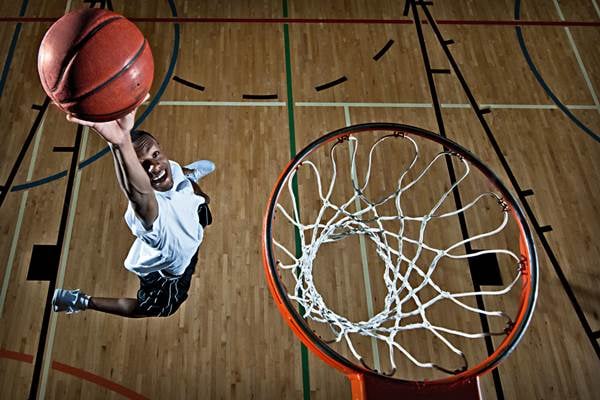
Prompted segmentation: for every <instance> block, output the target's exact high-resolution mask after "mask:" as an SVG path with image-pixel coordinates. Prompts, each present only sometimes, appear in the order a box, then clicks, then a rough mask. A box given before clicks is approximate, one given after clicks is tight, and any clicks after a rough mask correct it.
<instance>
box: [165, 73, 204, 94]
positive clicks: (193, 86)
mask: <svg viewBox="0 0 600 400" xmlns="http://www.w3.org/2000/svg"><path fill="white" fill-rule="evenodd" d="M173 80H174V81H175V82H178V83H181V84H182V85H185V86H187V87H191V88H192V89H196V90H199V91H201V92H203V91H204V89H206V88H205V87H204V86H202V85H198V84H197V83H194V82H190V81H188V80H185V79H183V78H180V77H178V76H177V75H175V76H173Z"/></svg>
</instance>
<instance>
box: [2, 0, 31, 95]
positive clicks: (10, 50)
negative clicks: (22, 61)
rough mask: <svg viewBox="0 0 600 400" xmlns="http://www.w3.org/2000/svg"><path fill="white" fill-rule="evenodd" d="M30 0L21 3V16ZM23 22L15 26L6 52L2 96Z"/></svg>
mask: <svg viewBox="0 0 600 400" xmlns="http://www.w3.org/2000/svg"><path fill="white" fill-rule="evenodd" d="M28 3H29V0H23V2H22V3H21V9H20V10H19V17H23V16H24V15H25V11H27V4H28ZM21 26H22V23H21V22H18V23H17V25H16V26H15V30H14V32H13V36H12V39H11V41H10V47H9V48H8V53H6V59H5V61H4V67H2V76H1V77H0V97H2V93H3V92H4V84H5V83H6V80H7V79H8V72H9V71H10V65H11V64H12V59H13V56H14V55H15V49H16V47H17V41H18V40H19V35H20V33H21Z"/></svg>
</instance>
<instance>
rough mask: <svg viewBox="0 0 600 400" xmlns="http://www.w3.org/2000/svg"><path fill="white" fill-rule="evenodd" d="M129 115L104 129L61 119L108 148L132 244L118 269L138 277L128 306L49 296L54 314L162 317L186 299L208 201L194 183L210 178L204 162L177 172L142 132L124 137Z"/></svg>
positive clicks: (65, 294)
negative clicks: (85, 129) (81, 127)
mask: <svg viewBox="0 0 600 400" xmlns="http://www.w3.org/2000/svg"><path fill="white" fill-rule="evenodd" d="M135 112H136V110H134V111H133V112H131V113H130V114H128V115H126V116H125V117H123V118H121V119H119V120H116V121H111V122H105V123H93V122H88V121H82V120H79V119H76V118H74V117H72V116H71V115H68V116H67V119H68V120H69V121H71V122H75V123H78V124H81V125H86V126H89V127H91V128H93V129H94V130H95V131H96V132H97V133H98V134H99V135H100V136H101V137H102V138H103V139H104V140H106V142H107V143H108V145H109V146H110V149H111V151H112V155H113V159H114V162H115V170H116V174H117V181H118V182H119V186H120V187H121V189H122V190H123V192H124V193H125V196H126V197H127V200H128V201H129V205H128V207H127V211H126V212H125V222H126V223H127V225H128V226H129V228H130V229H131V231H132V233H133V234H134V235H135V236H136V237H137V238H136V240H135V242H134V243H133V245H132V247H131V249H130V250H129V254H128V255H127V258H126V259H125V263H124V264H125V268H127V269H128V270H129V271H131V272H133V273H135V274H136V275H138V277H139V280H140V288H139V290H138V292H137V297H136V298H103V297H96V296H89V295H87V294H85V293H83V292H81V291H80V290H79V289H77V290H64V289H56V290H55V292H54V297H53V299H52V308H53V310H54V311H57V312H61V311H66V312H67V313H76V312H79V311H82V310H86V309H90V310H97V311H102V312H105V313H109V314H115V315H120V316H123V317H131V318H140V317H166V316H169V315H172V314H173V313H174V312H175V311H177V309H178V308H179V306H180V305H181V304H182V303H183V302H184V301H185V300H186V299H187V297H188V290H189V288H190V283H191V278H192V274H193V273H194V270H195V267H196V263H197V261H198V248H199V246H200V243H201V242H202V238H203V236H204V229H205V227H206V226H207V225H209V224H210V223H211V221H212V216H211V214H210V210H209V208H208V203H209V202H210V198H209V197H208V196H207V195H206V194H205V193H203V192H202V191H201V190H200V188H199V186H198V185H197V183H196V181H198V180H200V179H201V178H202V177H204V176H206V175H208V174H210V173H211V172H213V171H214V169H215V166H214V164H213V163H212V162H211V161H208V160H200V161H196V162H194V163H192V164H190V165H188V166H187V167H184V168H182V167H180V166H179V164H177V163H176V162H174V161H170V160H169V159H168V158H167V156H166V154H164V153H163V151H162V149H161V147H160V144H159V143H158V141H157V140H156V139H155V138H154V137H153V136H152V135H151V134H149V133H148V132H144V131H132V128H133V123H134V119H135Z"/></svg>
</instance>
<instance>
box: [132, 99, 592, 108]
mask: <svg viewBox="0 0 600 400" xmlns="http://www.w3.org/2000/svg"><path fill="white" fill-rule="evenodd" d="M148 104H149V103H148V102H146V103H144V105H146V106H147V105H148ZM158 105H159V106H197V107H198V106H204V107H286V106H287V103H285V102H280V101H271V102H269V101H176V100H164V101H160V102H159V103H158ZM294 106H296V107H341V108H344V107H348V108H433V104H432V103H360V102H352V103H347V102H318V101H317V102H307V101H299V102H296V103H294ZM440 106H441V107H442V108H471V105H470V104H467V103H464V104H463V103H442V104H440ZM480 107H489V108H496V109H508V110H510V109H515V110H557V109H558V106H556V105H555V104H480ZM566 107H567V108H569V109H572V110H596V109H598V110H600V105H586V104H570V105H566Z"/></svg>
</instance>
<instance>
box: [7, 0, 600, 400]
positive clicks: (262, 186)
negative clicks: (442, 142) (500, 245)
mask: <svg viewBox="0 0 600 400" xmlns="http://www.w3.org/2000/svg"><path fill="white" fill-rule="evenodd" d="M92 3H93V2H92ZM100 3H101V2H99V1H98V2H96V6H100ZM105 3H107V4H105V5H111V6H113V7H114V10H115V11H117V12H120V13H122V14H124V15H126V16H128V17H132V18H134V17H136V18H153V17H163V18H169V17H173V16H178V17H190V18H209V17H210V18H212V17H214V18H222V20H220V21H206V20H196V21H190V20H188V21H185V22H181V23H179V24H173V23H172V22H165V21H152V20H142V21H138V22H137V23H138V25H139V27H140V28H141V30H142V31H143V32H144V34H145V35H146V36H147V38H148V39H149V41H150V44H151V46H152V51H153V54H154V59H155V67H156V70H155V81H154V84H153V88H152V95H153V97H152V99H151V102H150V105H147V106H143V107H142V108H141V110H140V111H141V112H140V114H141V113H142V112H143V111H145V110H149V111H151V112H150V113H149V114H148V115H147V116H145V117H144V120H143V123H142V128H144V129H145V130H148V131H150V132H153V133H154V134H155V135H156V136H157V137H158V138H159V140H160V142H161V144H162V145H163V147H164V148H165V150H166V152H167V154H169V156H170V157H171V158H172V159H173V160H176V161H178V162H180V163H188V162H191V161H194V160H196V159H200V158H207V159H211V160H213V161H214V162H215V163H216V165H217V169H216V172H215V173H214V174H213V175H211V176H209V177H207V178H206V179H205V181H203V188H204V189H205V190H206V191H207V192H208V193H210V195H211V198H212V199H213V203H211V206H213V205H214V206H213V213H214V223H213V225H212V226H210V227H209V228H208V229H207V231H206V235H205V239H204V241H203V243H202V247H201V251H200V261H199V264H198V268H197V272H196V275H195V276H194V279H193V283H192V287H191V293H190V297H189V299H188V300H187V302H186V303H185V304H184V305H183V306H182V308H181V309H180V310H179V311H178V313H177V314H175V315H174V316H172V317H170V318H166V319H146V320H127V319H121V318H117V317H113V316H109V315H104V314H100V313H95V312H84V313H80V314H77V315H64V314H60V315H59V314H52V315H51V316H50V319H49V321H48V323H47V324H44V323H43V315H44V310H45V308H46V307H47V303H46V301H47V299H46V297H47V293H48V285H49V283H48V282H47V281H36V280H28V271H29V269H30V265H31V261H30V260H31V255H32V251H33V249H34V246H35V245H55V244H57V241H58V240H59V239H60V241H61V242H62V243H63V246H62V247H61V248H60V249H59V251H60V263H59V269H58V276H57V278H56V285H57V287H66V288H81V289H82V290H83V291H85V292H87V293H91V294H94V295H98V296H123V295H127V296H134V295H135V292H136V289H137V285H138V283H137V278H136V277H135V276H134V275H133V274H131V273H128V272H127V271H126V270H125V269H124V268H123V266H122V264H123V260H124V258H125V256H126V254H127V251H128V249H129V246H130V245H131V243H132V242H133V237H132V236H131V234H130V232H129V230H128V228H127V226H126V225H125V223H124V221H123V213H124V210H125V207H126V200H125V199H124V198H123V195H122V194H121V192H120V190H119V189H118V186H117V183H116V179H115V176H114V170H113V163H112V160H111V158H110V156H106V155H104V156H101V157H99V158H97V159H96V158H95V155H97V154H98V152H100V151H102V150H103V149H104V147H105V144H104V143H103V142H102V141H101V140H100V139H99V138H98V137H97V136H96V135H95V134H93V133H92V132H87V131H86V130H84V131H83V134H82V143H81V147H80V152H79V154H78V155H77V157H78V159H79V160H80V161H84V160H90V158H91V157H94V158H92V159H91V160H90V161H91V163H90V162H89V161H88V162H86V163H85V168H82V169H80V170H78V172H77V173H76V175H75V176H74V179H73V185H72V187H68V184H67V183H68V178H67V177H66V176H65V174H62V175H57V174H60V173H61V172H63V171H66V170H68V169H69V166H70V163H71V157H72V155H71V153H65V152H55V151H53V148H54V147H55V146H73V144H74V140H75V137H76V130H77V127H76V126H74V125H72V124H69V123H68V122H67V121H65V119H64V115H63V114H61V113H60V112H59V111H58V110H57V109H56V108H55V107H52V106H50V107H48V109H47V110H45V109H44V107H40V106H43V104H44V99H45V95H44V93H43V91H42V88H41V85H40V84H39V81H38V78H37V69H36V57H37V49H38V46H39V43H40V41H41V38H42V36H43V34H44V32H45V31H46V30H47V29H48V27H49V26H50V25H51V23H52V22H51V21H52V18H56V17H59V16H60V15H62V14H63V13H64V12H65V11H67V10H71V9H75V8H79V7H89V6H90V4H91V3H90V2H89V1H87V2H84V1H81V0H73V1H71V0H68V1H65V0H52V1H46V0H45V1H41V0H30V1H13V2H7V1H3V2H1V4H0V17H2V18H0V61H2V63H3V64H2V65H3V68H4V72H3V75H2V78H1V82H0V85H1V86H0V123H1V125H2V127H3V129H2V133H0V137H1V138H2V146H0V160H1V161H0V185H2V186H3V188H2V190H3V191H4V193H3V196H2V203H1V204H0V284H1V286H0V288H1V291H0V398H3V399H23V398H27V397H28V396H29V393H30V390H31V387H32V381H33V380H34V379H33V377H34V366H35V363H36V359H38V360H41V364H40V365H41V370H40V375H39V387H38V389H37V398H40V399H42V398H48V399H105V398H111V399H112V398H115V399H118V398H123V397H125V398H132V399H139V398H149V399H173V398H177V399H308V398H310V399H315V400H318V399H347V398H350V385H349V383H348V382H347V380H346V378H345V377H344V376H343V375H341V374H340V373H339V372H337V371H335V370H333V369H331V368H330V367H328V366H327V365H326V364H324V363H323V362H322V361H321V360H320V359H318V358H317V357H316V356H314V355H313V354H310V353H309V355H308V362H307V363H303V361H302V356H301V346H300V342H299V341H298V340H297V339H296V337H295V336H294V335H293V333H292V332H291V331H290V330H289V329H288V327H287V325H286V324H285V322H284V321H283V319H282V318H281V316H280V314H279V312H278V310H277V308H276V306H275V304H274V302H273V300H272V298H271V295H270V293H269V291H268V288H267V284H266V280H265V276H264V271H263V266H262V262H261V253H260V240H261V238H260V235H261V223H262V216H263V213H264V211H265V208H266V204H267V199H268V195H269V193H270V191H271V188H272V185H273V183H274V182H275V180H276V178H277V176H278V174H279V172H280V170H281V169H282V168H283V166H284V165H285V164H286V162H287V161H288V160H289V159H290V148H291V145H292V141H293V142H294V144H295V148H296V149H297V150H299V149H301V148H303V147H304V146H305V145H307V144H308V143H309V142H311V141H312V140H314V139H315V138H317V137H319V136H320V135H322V134H324V133H326V132H328V131H331V130H335V129H338V128H341V127H344V126H346V125H347V124H349V123H352V124H355V123H363V122H396V123H404V124H411V125H415V126H419V127H422V128H425V129H429V130H432V131H435V132H437V131H439V128H438V124H437V122H436V117H435V113H434V108H433V106H432V103H433V102H432V99H431V95H430V91H429V86H428V82H427V75H426V73H425V67H424V64H423V58H422V54H421V49H420V46H419V42H418V36H417V33H416V30H415V25H414V24H413V23H412V22H410V21H412V19H411V18H410V17H404V16H403V15H402V14H403V8H404V2H403V1H389V0H377V1H375V0H370V1H358V0H344V1H342V0H332V1H327V2H323V1H317V0H303V1H300V0H289V1H288V0H283V1H280V0H263V1H254V2H250V1H237V0H234V1H229V2H218V1H202V2H197V1H191V0H188V1H184V0H169V1H167V0H164V1H153V2H146V1H127V2H125V1H121V0H113V1H112V2H110V1H109V2H105ZM109 3H110V4H109ZM516 6H517V7H516ZM429 9H430V11H431V13H432V14H433V16H434V17H435V18H436V20H438V22H439V23H440V25H439V26H440V29H441V31H442V33H443V35H444V37H445V39H452V40H454V44H453V45H452V46H451V47H450V48H451V51H452V54H453V55H454V57H455V58H456V60H457V62H458V64H459V66H460V69H461V71H462V73H463V75H464V77H465V79H466V82H467V83H468V86H469V88H470V90H471V91H472V93H473V95H474V96H475V99H476V100H477V101H478V103H479V104H481V105H482V106H486V107H490V108H491V113H490V114H486V115H485V119H486V121H487V122H488V123H489V125H490V127H491V129H492V132H493V135H494V138H495V140H496V141H497V143H498V145H499V148H500V150H501V154H502V155H503V156H504V157H505V158H506V160H507V163H508V166H509V170H507V169H506V168H505V166H503V165H502V163H501V162H500V158H499V155H498V154H497V153H496V152H495V151H494V149H493V147H492V145H491V144H490V141H489V139H488V138H487V136H486V134H485V132H484V130H483V129H482V127H481V124H480V123H479V121H478V120H477V118H476V116H475V114H474V113H473V111H472V110H471V109H470V108H469V106H468V100H467V97H466V95H465V94H464V91H463V90H462V88H461V86H460V83H459V81H458V80H457V77H456V74H454V73H451V74H445V75H437V76H436V77H435V84H436V87H437V91H438V95H439V101H440V103H441V104H442V115H443V118H444V122H445V126H446V132H447V135H448V137H449V138H451V139H453V140H455V141H457V142H459V143H460V144H462V145H463V146H465V147H466V148H468V149H470V150H471V151H473V152H474V153H475V154H476V155H478V156H479V157H480V158H481V159H482V160H483V161H484V162H485V163H486V164H487V165H489V166H490V167H491V168H492V169H493V170H494V171H496V173H497V174H498V175H499V176H500V177H501V178H502V179H503V181H504V182H505V183H506V184H507V185H508V186H509V188H510V189H511V190H512V191H515V188H514V187H513V186H511V184H510V177H511V175H512V176H513V177H514V180H515V181H516V182H517V183H518V185H519V187H520V188H521V189H522V190H523V191H531V192H532V193H530V194H529V195H527V196H526V197H524V199H525V201H526V203H527V207H529V208H530V209H531V211H532V214H531V215H532V216H533V218H530V224H531V226H532V227H534V229H535V231H534V239H535V242H536V246H537V251H538V255H539V261H540V263H539V267H540V287H539V298H538V304H537V308H536V311H535V315H534V318H533V320H532V323H531V325H530V327H529V330H528V332H527V333H526V335H525V337H524V339H523V340H522V342H521V344H520V345H519V347H518V348H517V349H516V350H515V351H514V353H513V354H512V355H511V356H510V357H509V358H508V359H507V360H506V361H505V362H504V363H503V364H502V365H501V366H500V367H499V377H500V383H501V391H500V389H499V385H498V383H495V382H494V381H493V380H492V378H491V376H489V375H488V376H485V377H483V378H482V380H481V385H482V390H483V393H484V396H485V398H486V399H497V398H500V396H503V398H506V399H594V398H597V396H598V393H599V392H600V380H598V373H597V371H598V370H600V352H599V350H598V349H599V340H600V312H599V311H600V292H599V291H598V287H599V286H600V269H599V266H598V265H599V264H598V259H599V258H600V245H599V244H598V242H596V240H595V239H596V238H598V237H600V208H599V205H600V194H599V193H600V192H599V191H597V190H598V189H597V188H598V187H600V143H599V141H600V103H599V100H598V96H599V95H600V46H599V45H598V44H599V43H600V8H599V2H598V0H570V1H560V3H559V2H558V1H557V0H516V1H513V0H511V1H509V0H499V1H478V0H460V1H458V0H457V1H445V2H444V1H436V2H434V5H433V6H430V7H429ZM515 12H518V14H519V15H518V17H519V18H520V19H522V20H523V21H529V22H532V21H533V22H536V24H529V25H523V26H521V27H520V28H518V27H517V26H516V25H515V24H501V23H499V21H513V20H514V19H515V18H516V15H515ZM18 16H24V17H34V18H32V19H26V20H19V21H16V20H10V19H7V18H5V17H18ZM284 16H287V17H289V18H295V19H298V20H296V21H295V22H293V23H290V24H289V25H286V26H287V27H284V22H283V21H278V20H276V21H264V19H266V18H269V19H278V18H282V17H284ZM232 18H238V19H239V18H244V19H252V21H250V20H246V21H239V20H238V21H236V22H233V21H231V20H229V21H228V20H227V19H232ZM315 18H318V19H328V21H327V22H322V23H314V21H313V22H312V23H309V22H307V21H305V20H304V21H301V20H300V19H315ZM261 19H263V21H261ZM335 19H337V20H338V21H335ZM339 19H361V20H364V19H371V20H373V21H371V22H370V23H365V22H364V21H362V22H359V21H355V22H353V23H341V22H342V21H339ZM381 19H387V20H394V21H396V22H397V21H398V20H405V21H406V22H407V23H390V22H389V21H388V23H386V22H385V21H381ZM460 21H479V22H478V23H476V24H475V23H471V24H467V23H461V22H460ZM548 21H552V22H555V23H558V22H561V21H567V22H566V23H564V24H547V23H546V22H548ZM581 21H587V22H593V23H592V24H587V25H585V24H578V22H581ZM423 31H424V36H425V39H426V44H427V50H428V52H429V57H430V59H431V63H432V66H433V67H434V68H440V69H449V68H450V64H449V62H448V60H447V58H446V56H445V55H444V53H443V52H442V50H441V48H440V47H439V45H438V43H437V41H436V39H435V37H434V35H433V33H432V31H431V27H430V26H429V25H423ZM286 37H288V38H289V42H287V41H286ZM521 39H522V40H521ZM390 40H391V41H393V44H392V46H391V47H390V48H389V50H388V51H387V52H386V53H385V54H384V55H383V56H382V57H381V58H379V59H378V60H377V61H375V60H374V59H373V57H374V56H375V55H376V54H377V53H378V52H379V51H380V50H381V49H382V48H383V47H384V46H385V45H386V43H388V42H389V41H390ZM287 51H289V61H290V68H291V70H290V71H289V75H288V74H286V58H287V57H288V56H287V55H286V52H287ZM536 75H537V76H538V78H539V79H538V78H536ZM174 77H178V78H180V81H179V82H178V81H177V80H175V79H174ZM341 77H346V78H347V80H346V81H345V82H343V83H340V84H338V85H335V86H333V87H331V88H329V89H324V90H316V87H318V86H320V85H323V84H327V83H328V82H332V81H335V80H337V79H339V78H341ZM540 79H541V80H543V82H544V83H543V84H542V83H541V82H540ZM181 80H184V81H188V82H192V83H195V84H196V85H201V86H202V87H203V88H204V90H198V89H197V88H193V87H190V86H186V85H185V84H182V83H181ZM244 95H276V98H272V99H267V100H253V99H245V98H244ZM40 108H41V109H40ZM565 110H566V111H567V112H565ZM291 111H293V114H292V113H291ZM39 117H41V119H40V118H39ZM36 118H38V119H39V120H38V121H36ZM30 133H31V135H30ZM28 137H30V138H31V142H30V143H29V144H28V142H27V138H28ZM23 149H24V150H23ZM22 150H23V154H22V156H20V153H21V152H22ZM15 168H18V169H15ZM13 170H15V171H16V175H15V176H14V179H12V178H11V177H12V171H13ZM27 183H29V184H27ZM594 188H596V189H594ZM67 189H70V190H69V191H70V192H72V196H71V199H70V202H67V203H66V205H67V209H68V212H67V213H64V210H63V206H64V205H65V202H66V200H65V193H66V192H67ZM6 191H9V192H8V193H6ZM4 195H6V196H4ZM63 217H64V230H61V229H60V227H61V219H62V218H63ZM478 222H479V221H474V222H473V224H474V225H473V226H477V225H478ZM441 234H445V233H443V232H442V233H441ZM61 238H63V239H61ZM38 249H39V247H38ZM331 257H332V259H335V257H336V256H335V255H332V256H331ZM45 261H47V259H44V260H42V264H43V262H45ZM342 266H343V265H342ZM342 266H334V267H335V268H341V267H342ZM332 276H336V275H335V274H334V275H332ZM336 283H337V282H333V283H332V282H329V283H328V285H326V286H328V287H329V289H328V290H335V289H336V287H337V286H336ZM340 284H341V283H340ZM375 287H377V286H375ZM363 299H364V295H363V294H360V295H359V296H355V297H353V296H348V297H347V304H346V303H345V302H344V301H342V302H341V303H342V304H343V306H344V307H348V309H349V312H351V313H352V312H355V311H356V309H357V308H360V307H362V304H363ZM342 300H344V299H342ZM41 332H47V335H46V338H45V340H44V341H42V345H41V346H40V347H39V348H38V344H39V343H40V338H41ZM40 357H41V358H40ZM305 378H308V381H307V380H306V379H305ZM499 393H503V395H499ZM594 393H596V394H595V395H594Z"/></svg>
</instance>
